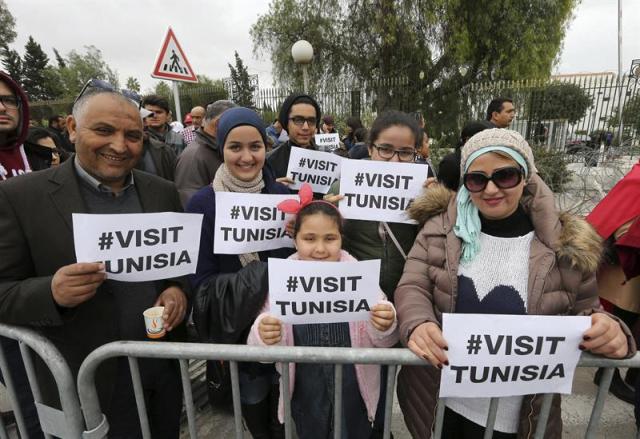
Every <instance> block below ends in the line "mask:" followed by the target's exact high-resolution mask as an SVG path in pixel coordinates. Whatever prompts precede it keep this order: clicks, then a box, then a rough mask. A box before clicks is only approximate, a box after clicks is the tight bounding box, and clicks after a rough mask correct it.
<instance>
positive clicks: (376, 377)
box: [247, 250, 399, 422]
mask: <svg viewBox="0 0 640 439" xmlns="http://www.w3.org/2000/svg"><path fill="white" fill-rule="evenodd" d="M289 259H294V260H299V258H298V253H294V254H293V255H291V256H289ZM355 260H356V259H355V258H354V257H353V256H351V255H350V254H349V253H347V252H346V251H344V250H342V251H341V253H340V261H355ZM380 299H381V300H380V302H378V303H385V304H388V305H391V307H392V308H393V304H392V303H391V302H389V301H387V300H386V296H385V295H384V293H383V292H382V290H380ZM393 312H394V313H395V308H393ZM267 315H269V300H268V299H267V302H266V304H265V307H264V308H263V309H262V312H261V313H260V315H259V316H258V318H257V319H256V320H255V322H254V323H253V326H251V332H250V333H249V337H248V339H247V344H250V345H256V346H267V345H266V344H265V343H264V342H263V341H262V339H261V338H260V333H259V332H258V327H259V325H260V321H261V320H262V319H263V318H264V317H266V316H267ZM349 334H350V336H351V346H352V347H354V348H372V347H380V348H389V347H391V346H393V345H395V344H396V343H397V342H398V340H399V333H398V325H397V319H394V321H393V325H391V327H390V328H389V329H388V330H386V331H385V332H381V331H378V330H377V329H376V328H374V327H373V325H372V324H371V322H370V321H369V320H367V321H359V322H349ZM293 342H294V340H293V326H292V325H287V324H285V325H284V333H283V334H282V339H281V340H280V342H279V343H278V345H280V346H294V344H293ZM276 368H277V369H278V372H281V370H282V364H281V363H278V364H277V365H276ZM355 369H356V378H357V380H358V387H359V388H360V395H361V396H362V400H363V401H364V404H365V406H366V407H367V415H368V417H369V421H371V422H373V419H374V418H375V415H376V407H377V405H378V399H379V398H380V366H379V365H376V364H356V365H355ZM295 382H296V365H295V363H289V384H290V386H289V399H291V397H292V396H293V390H294V388H295ZM282 395H284V388H283V384H282V381H280V401H279V402H278V418H279V419H280V422H284V402H283V399H282Z"/></svg>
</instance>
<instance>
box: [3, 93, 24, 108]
mask: <svg viewBox="0 0 640 439" xmlns="http://www.w3.org/2000/svg"><path fill="white" fill-rule="evenodd" d="M0 102H2V105H4V106H5V107H7V108H18V107H19V106H20V98H19V97H18V96H13V95H3V96H0Z"/></svg>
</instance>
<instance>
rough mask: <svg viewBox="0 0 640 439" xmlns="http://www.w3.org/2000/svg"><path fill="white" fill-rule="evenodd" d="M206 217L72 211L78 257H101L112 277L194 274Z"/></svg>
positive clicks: (144, 278) (132, 279) (140, 278)
mask: <svg viewBox="0 0 640 439" xmlns="http://www.w3.org/2000/svg"><path fill="white" fill-rule="evenodd" d="M201 226H202V215H198V214H188V213H173V212H162V213H141V214H119V215H90V214H79V213H74V214H73V231H74V242H75V248H76V257H77V258H78V260H79V261H87V262H88V261H102V262H103V263H104V266H105V274H106V275H107V277H108V278H109V279H113V280H118V281H123V282H139V281H152V280H162V279H167V278H172V277H178V276H186V275H188V274H191V273H195V271H196V264H197V263H198V242H199V241H200V229H201Z"/></svg>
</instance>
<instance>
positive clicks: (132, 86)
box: [127, 76, 140, 93]
mask: <svg viewBox="0 0 640 439" xmlns="http://www.w3.org/2000/svg"><path fill="white" fill-rule="evenodd" d="M127 89H128V90H131V91H135V92H136V93H140V82H138V79H137V78H134V77H133V76H129V77H128V78H127Z"/></svg>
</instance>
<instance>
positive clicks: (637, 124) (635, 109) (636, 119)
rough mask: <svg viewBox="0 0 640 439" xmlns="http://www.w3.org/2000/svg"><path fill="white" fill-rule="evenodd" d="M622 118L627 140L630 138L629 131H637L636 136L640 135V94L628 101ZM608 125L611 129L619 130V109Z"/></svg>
mask: <svg viewBox="0 0 640 439" xmlns="http://www.w3.org/2000/svg"><path fill="white" fill-rule="evenodd" d="M622 116H623V117H622V123H623V128H624V131H623V133H624V137H625V138H627V137H629V134H630V133H629V132H628V131H629V130H633V131H635V132H636V135H637V133H640V94H638V93H636V94H635V95H633V96H631V97H630V98H629V99H627V101H626V102H625V103H624V106H623V107H622ZM608 125H609V128H612V129H615V130H618V128H619V126H620V119H619V117H618V108H616V109H615V110H614V112H613V115H612V116H611V117H610V118H609V121H608Z"/></svg>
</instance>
